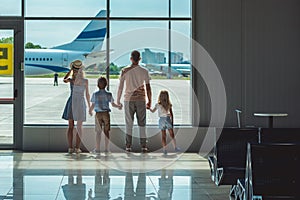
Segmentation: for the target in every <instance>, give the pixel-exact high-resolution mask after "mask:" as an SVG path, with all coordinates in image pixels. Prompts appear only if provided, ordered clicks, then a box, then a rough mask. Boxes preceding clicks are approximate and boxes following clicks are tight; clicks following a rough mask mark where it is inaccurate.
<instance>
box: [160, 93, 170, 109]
mask: <svg viewBox="0 0 300 200" xmlns="http://www.w3.org/2000/svg"><path fill="white" fill-rule="evenodd" d="M158 104H160V105H162V107H163V108H164V109H165V110H167V111H168V110H169V109H170V108H171V107H172V104H171V101H170V98H169V92H168V91H167V90H161V91H160V93H159V96H158Z"/></svg>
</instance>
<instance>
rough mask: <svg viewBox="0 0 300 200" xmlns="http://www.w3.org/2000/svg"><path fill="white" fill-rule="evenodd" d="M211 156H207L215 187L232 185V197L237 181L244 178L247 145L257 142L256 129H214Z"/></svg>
mask: <svg viewBox="0 0 300 200" xmlns="http://www.w3.org/2000/svg"><path fill="white" fill-rule="evenodd" d="M219 132H221V134H220V137H218V136H217V135H218V134H216V138H215V139H216V140H215V146H214V150H213V154H212V155H211V156H209V158H208V160H209V164H210V168H211V177H212V180H213V181H214V182H215V184H216V185H218V186H219V185H232V188H231V191H230V194H231V195H233V194H234V193H233V192H234V187H235V185H236V183H237V179H239V178H243V177H244V176H245V166H246V152H247V143H248V142H251V143H255V142H257V141H258V129H257V128H251V129H244V128H223V129H216V133H219Z"/></svg>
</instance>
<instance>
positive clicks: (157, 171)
mask: <svg viewBox="0 0 300 200" xmlns="http://www.w3.org/2000/svg"><path fill="white" fill-rule="evenodd" d="M209 173H210V172H209V166H208V162H207V160H206V159H204V158H201V157H200V156H199V155H198V154H188V153H185V154H170V155H168V156H162V154H154V153H149V154H138V153H136V154H131V155H126V154H125V153H112V154H109V155H104V154H102V155H101V156H98V157H95V156H93V155H91V154H88V153H82V154H80V155H74V154H73V155H71V156H69V155H67V154H65V153H12V152H9V151H0V200H2V199H17V200H23V199H26V200H48V199H49V200H56V199H57V200H63V199H67V200H77V199H78V200H79V199H80V200H83V199H87V200H92V199H99V200H100V199H102V200H104V199H107V200H108V199H110V200H113V199H114V200H123V199H124V200H131V199H133V200H142V199H143V200H144V199H147V200H158V199H165V200H170V199H174V200H189V199H191V200H198V199H199V200H207V199H209V200H212V199H222V200H223V199H230V197H229V196H228V192H229V186H222V187H216V186H215V185H214V184H213V183H212V181H211V179H210V174H209Z"/></svg>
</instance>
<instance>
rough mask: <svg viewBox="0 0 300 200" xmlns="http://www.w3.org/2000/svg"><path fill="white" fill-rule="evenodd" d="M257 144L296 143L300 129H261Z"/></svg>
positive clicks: (299, 141)
mask: <svg viewBox="0 0 300 200" xmlns="http://www.w3.org/2000/svg"><path fill="white" fill-rule="evenodd" d="M259 133H260V134H259V143H298V144H300V128H261V129H260V131H259Z"/></svg>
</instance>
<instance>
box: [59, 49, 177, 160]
mask: <svg viewBox="0 0 300 200" xmlns="http://www.w3.org/2000/svg"><path fill="white" fill-rule="evenodd" d="M140 59H141V57H140V52H138V51H132V53H131V57H130V60H131V64H130V65H129V66H127V67H124V68H123V69H122V71H121V75H120V79H119V80H120V83H119V88H118V92H117V99H116V103H115V102H114V98H113V95H112V93H110V92H108V91H107V90H106V86H107V80H106V78H104V77H100V78H99V79H98V84H97V85H98V88H99V90H98V91H96V92H94V93H93V95H92V98H91V99H90V95H89V89H88V79H86V78H85V77H84V72H83V64H82V62H81V61H80V60H75V61H73V62H72V63H71V69H70V71H69V72H68V73H67V74H66V75H65V77H64V82H65V83H70V89H71V93H70V97H69V99H68V101H67V103H66V106H65V109H64V112H63V116H62V118H63V119H65V120H68V122H69V127H68V131H67V138H68V146H69V147H68V153H69V154H72V153H77V154H78V153H81V149H80V145H81V137H82V123H83V122H84V121H86V103H85V102H87V105H88V108H89V114H90V115H92V114H93V111H94V112H95V113H96V114H95V124H96V126H95V127H96V128H95V130H96V147H95V149H94V151H93V153H95V154H100V139H101V132H102V131H103V132H104V135H105V151H104V152H105V153H108V152H109V131H110V112H111V110H110V106H109V104H111V105H112V106H113V107H117V108H119V109H122V108H123V104H122V103H121V102H120V100H121V96H122V93H123V90H124V111H125V124H126V148H125V150H126V151H127V152H131V151H132V130H133V122H134V115H136V119H137V124H138V127H139V134H140V145H141V151H142V153H147V152H149V149H148V147H147V136H146V109H149V110H150V111H151V112H155V111H156V110H157V111H158V116H159V129H160V130H161V133H162V146H163V153H164V154H165V155H166V154H167V150H166V145H167V144H166V130H168V131H169V133H170V136H171V139H172V144H173V147H174V151H176V152H178V151H180V149H179V148H178V147H177V146H176V140H175V135H174V131H173V122H174V118H173V112H172V104H171V101H170V98H169V93H168V91H167V90H162V91H161V92H160V94H159V97H158V102H157V103H156V104H155V106H154V107H153V108H151V103H152V92H151V86H150V79H151V78H150V75H149V72H148V70H147V69H146V68H144V67H141V66H140V65H139V61H140ZM124 86H125V87H124ZM146 99H147V103H146ZM90 102H91V103H90ZM75 121H76V122H77V124H76V144H75V148H74V149H73V130H74V122H75Z"/></svg>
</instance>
